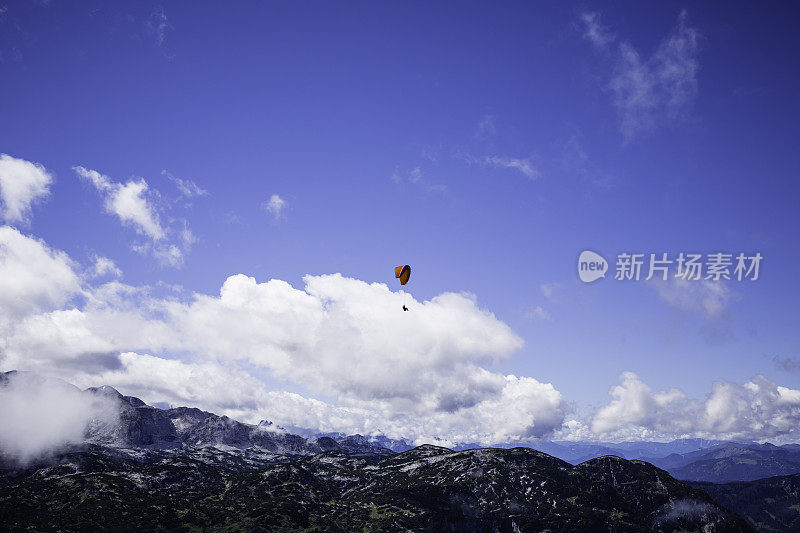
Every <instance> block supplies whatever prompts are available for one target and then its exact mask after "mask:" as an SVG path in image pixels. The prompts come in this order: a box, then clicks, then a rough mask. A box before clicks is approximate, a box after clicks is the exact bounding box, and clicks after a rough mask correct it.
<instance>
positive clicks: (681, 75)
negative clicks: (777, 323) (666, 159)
mask: <svg viewBox="0 0 800 533" xmlns="http://www.w3.org/2000/svg"><path fill="white" fill-rule="evenodd" d="M581 21H582V23H583V26H584V36H585V38H586V39H587V40H589V41H590V42H592V44H593V45H595V47H596V48H598V49H602V50H605V51H606V53H608V54H610V55H611V57H612V60H613V63H614V67H613V73H612V75H611V79H610V81H609V84H608V87H609V89H610V91H611V93H612V94H613V97H614V106H615V107H616V108H617V111H618V113H619V117H620V129H621V132H622V136H623V141H624V142H625V143H629V142H631V141H632V140H634V139H635V138H637V137H640V136H642V135H646V134H649V133H652V132H653V131H654V130H655V129H656V128H657V127H658V126H659V125H660V124H663V123H665V122H668V121H674V120H676V119H679V118H682V117H684V116H685V115H687V113H688V110H689V107H690V106H691V104H692V102H693V101H694V99H695V97H696V95H697V86H698V84H697V72H698V70H699V68H700V64H699V61H698V54H699V51H700V39H701V36H700V32H699V31H698V30H697V29H696V28H692V27H690V26H689V25H688V14H687V13H686V11H682V12H681V13H680V15H679V17H678V24H677V26H676V27H675V29H673V31H672V32H671V33H670V35H668V36H667V37H666V38H665V39H664V40H663V41H662V42H661V43H660V44H659V46H658V48H657V49H656V51H655V52H654V53H653V54H652V55H651V56H649V57H643V56H642V54H641V53H640V52H639V51H638V50H636V49H635V48H634V47H633V45H631V44H630V43H629V42H627V41H624V40H623V41H619V42H618V45H617V47H616V49H613V51H612V47H611V44H613V43H614V42H616V38H615V36H613V35H612V34H611V33H609V32H608V30H607V29H606V28H605V27H604V26H602V24H601V23H600V21H599V15H598V14H597V13H592V12H587V13H583V14H582V15H581Z"/></svg>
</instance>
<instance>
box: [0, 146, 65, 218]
mask: <svg viewBox="0 0 800 533" xmlns="http://www.w3.org/2000/svg"><path fill="white" fill-rule="evenodd" d="M52 182H53V177H52V176H51V175H50V174H49V173H48V172H47V170H46V169H45V168H44V167H43V166H42V165H39V164H38V163H32V162H30V161H25V160H24V159H17V158H15V157H11V156H9V155H6V154H0V200H1V201H2V204H1V205H0V216H2V218H3V219H4V220H5V221H6V222H23V223H27V222H28V221H29V218H30V212H31V205H33V204H34V203H35V202H37V201H38V200H41V199H42V198H44V197H46V196H47V195H48V194H49V193H50V184H51V183H52Z"/></svg>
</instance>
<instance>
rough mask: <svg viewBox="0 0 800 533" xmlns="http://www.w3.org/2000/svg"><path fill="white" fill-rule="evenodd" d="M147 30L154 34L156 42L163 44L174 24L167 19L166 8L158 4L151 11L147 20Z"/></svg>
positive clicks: (159, 44)
mask: <svg viewBox="0 0 800 533" xmlns="http://www.w3.org/2000/svg"><path fill="white" fill-rule="evenodd" d="M146 27H147V31H148V32H150V33H152V34H153V37H154V38H155V41H156V44H157V45H158V46H161V45H162V44H164V41H165V40H166V38H167V30H169V29H170V28H171V27H172V26H171V25H170V23H169V21H168V20H167V15H166V13H164V8H163V7H161V6H157V7H155V8H154V9H153V11H152V12H150V16H149V17H148V18H147V22H146Z"/></svg>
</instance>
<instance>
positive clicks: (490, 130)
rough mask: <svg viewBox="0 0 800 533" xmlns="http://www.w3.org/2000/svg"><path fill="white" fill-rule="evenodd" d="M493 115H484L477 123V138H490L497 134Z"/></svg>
mask: <svg viewBox="0 0 800 533" xmlns="http://www.w3.org/2000/svg"><path fill="white" fill-rule="evenodd" d="M494 119H495V116H494V115H485V116H484V117H483V119H481V121H480V122H479V123H478V130H477V132H476V134H475V136H476V137H478V138H485V137H491V136H493V135H495V134H496V133H497V128H495V125H494Z"/></svg>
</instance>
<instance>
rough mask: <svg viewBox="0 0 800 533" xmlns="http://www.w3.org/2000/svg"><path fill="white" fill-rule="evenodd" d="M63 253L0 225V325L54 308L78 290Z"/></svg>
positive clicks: (78, 291)
mask: <svg viewBox="0 0 800 533" xmlns="http://www.w3.org/2000/svg"><path fill="white" fill-rule="evenodd" d="M74 266H75V265H74V263H73V261H72V260H71V259H70V258H69V257H68V256H67V254H65V253H63V252H60V251H56V250H52V249H51V248H50V247H48V246H47V244H45V243H44V242H42V241H40V240H37V239H35V238H33V237H28V236H26V235H23V234H22V233H20V231H19V230H17V229H16V228H12V227H10V226H0V310H1V311H2V313H0V324H2V323H3V322H5V321H8V320H12V319H18V318H20V317H22V316H25V315H29V314H31V313H36V312H41V311H45V310H50V309H55V308H59V307H61V306H63V305H64V304H66V303H67V302H68V301H69V300H70V298H72V297H73V296H76V295H79V294H80V293H81V292H82V288H81V280H80V277H79V276H78V275H77V274H76V273H75V270H74V269H73V267H74Z"/></svg>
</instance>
